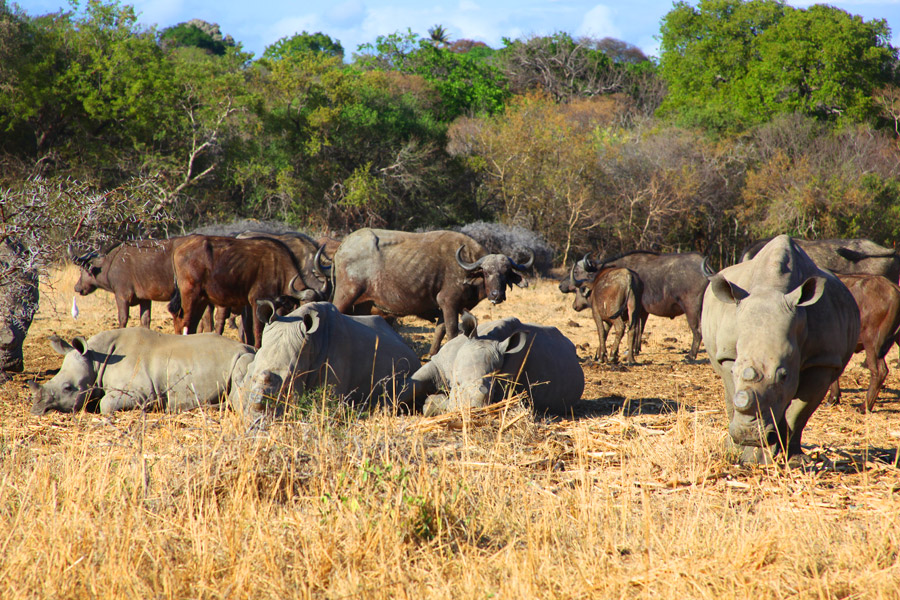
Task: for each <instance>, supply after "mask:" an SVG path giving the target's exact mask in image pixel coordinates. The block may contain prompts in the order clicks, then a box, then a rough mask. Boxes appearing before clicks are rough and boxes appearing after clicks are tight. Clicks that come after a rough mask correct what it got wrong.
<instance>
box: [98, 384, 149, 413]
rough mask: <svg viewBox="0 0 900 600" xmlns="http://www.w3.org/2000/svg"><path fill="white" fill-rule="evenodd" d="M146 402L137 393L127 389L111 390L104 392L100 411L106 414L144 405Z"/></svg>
mask: <svg viewBox="0 0 900 600" xmlns="http://www.w3.org/2000/svg"><path fill="white" fill-rule="evenodd" d="M143 406H144V402H143V401H142V399H141V398H139V397H138V396H137V395H136V394H134V393H132V392H129V391H127V390H111V391H107V392H106V393H105V394H103V398H101V399H100V412H101V413H103V414H104V415H108V414H110V413H113V412H116V411H118V410H131V409H133V408H138V407H143Z"/></svg>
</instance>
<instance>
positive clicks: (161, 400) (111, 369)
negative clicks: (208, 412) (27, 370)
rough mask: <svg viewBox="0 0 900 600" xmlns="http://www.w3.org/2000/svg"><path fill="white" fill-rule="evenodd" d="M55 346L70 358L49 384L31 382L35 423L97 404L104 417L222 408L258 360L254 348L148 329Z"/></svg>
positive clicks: (206, 336)
mask: <svg viewBox="0 0 900 600" xmlns="http://www.w3.org/2000/svg"><path fill="white" fill-rule="evenodd" d="M50 345H51V346H52V347H53V349H54V350H56V351H57V352H58V353H60V354H62V355H64V356H65V358H64V359H63V363H62V367H61V368H60V370H59V373H57V374H56V376H54V377H53V379H51V380H50V381H48V382H47V383H46V384H44V385H38V384H37V383H34V382H29V386H30V387H31V389H32V392H33V394H34V404H33V405H32V407H31V412H32V414H36V415H42V414H44V413H46V412H48V411H51V410H58V411H61V412H74V411H77V410H81V409H82V408H83V407H84V406H85V404H86V403H87V402H88V401H89V400H94V399H96V398H98V397H99V398H100V410H101V411H102V412H103V413H111V412H113V411H116V410H126V409H131V408H147V407H150V406H154V405H157V406H161V407H163V408H165V409H166V410H168V411H180V410H188V409H191V408H195V407H197V406H200V405H206V404H216V403H218V402H219V400H220V399H221V398H222V396H223V395H224V394H226V393H227V392H228V390H229V385H230V382H231V379H232V377H233V376H234V375H235V373H239V372H240V371H241V370H242V369H244V368H246V365H247V363H249V361H250V359H251V358H252V357H253V348H252V347H250V346H246V345H244V344H241V343H240V342H236V341H234V340H229V339H228V338H224V337H222V336H220V335H218V334H216V333H201V334H198V335H192V336H183V335H175V334H166V333H159V332H156V331H150V330H148V329H144V328H143V327H132V328H128V329H113V330H111V331H103V332H101V333H98V334H97V335H95V336H93V337H91V339H89V340H85V339H84V338H83V337H80V336H79V337H76V338H74V339H73V340H72V342H71V343H69V342H66V341H63V340H62V339H60V338H59V337H57V336H53V337H51V338H50Z"/></svg>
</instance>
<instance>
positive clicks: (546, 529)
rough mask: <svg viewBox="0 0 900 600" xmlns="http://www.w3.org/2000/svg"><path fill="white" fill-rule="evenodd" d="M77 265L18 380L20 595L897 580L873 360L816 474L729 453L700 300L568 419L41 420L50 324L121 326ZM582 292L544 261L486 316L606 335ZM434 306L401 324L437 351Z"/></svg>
mask: <svg viewBox="0 0 900 600" xmlns="http://www.w3.org/2000/svg"><path fill="white" fill-rule="evenodd" d="M73 278H74V275H73V274H72V272H71V271H66V272H64V273H62V274H61V279H60V281H59V282H56V283H55V284H54V287H55V288H56V290H57V292H54V291H53V290H44V295H43V301H42V312H41V314H40V318H39V320H37V321H36V323H35V325H34V326H33V329H32V332H31V335H30V336H29V339H28V341H27V344H26V368H27V370H28V372H27V373H25V374H23V375H22V376H18V377H16V378H15V380H14V381H12V382H10V383H8V384H6V385H5V386H4V387H2V388H0V404H2V407H0V410H2V414H3V415H4V417H3V425H2V427H0V598H122V597H135V598H137V597H139V598H225V597H228V598H254V599H256V598H289V597H321V598H357V597H372V598H382V597H384V598H388V597H389V598H395V597H399V598H406V597H410V598H411V597H416V598H445V597H456V598H474V597H499V598H517V597H527V598H532V597H541V598H612V597H619V598H622V597H671V598H674V597H678V598H683V597H691V598H716V599H719V598H748V597H756V598H846V597H859V598H862V597H866V598H897V597H900V571H898V551H900V533H898V532H900V528H898V522H897V521H898V515H900V498H898V494H897V491H898V489H900V477H898V473H900V471H898V469H897V468H896V467H895V466H894V463H895V462H896V457H897V453H896V447H897V444H898V435H900V434H898V433H897V432H896V428H897V427H896V425H895V423H894V419H895V415H896V412H897V410H898V407H900V403H898V390H897V388H898V377H897V375H896V372H892V374H891V375H890V376H889V378H888V388H889V389H888V390H886V391H885V392H884V393H883V394H882V399H881V401H880V403H879V405H878V407H877V408H878V410H877V412H876V413H875V414H873V415H870V416H868V417H863V416H861V415H858V414H856V413H855V412H854V411H853V410H852V407H850V406H849V404H851V403H856V404H858V403H859V402H861V401H862V400H863V398H864V393H865V385H866V383H867V381H868V373H867V372H866V371H865V370H864V369H863V368H862V367H861V361H860V359H859V358H858V357H857V358H855V359H854V362H853V365H852V367H851V368H850V369H849V370H848V375H847V376H845V380H844V383H845V386H846V388H848V389H847V391H846V392H845V402H846V404H845V405H844V406H840V407H836V408H823V409H820V410H819V411H818V412H817V413H816V414H815V415H814V416H813V419H812V422H811V424H810V426H809V427H808V428H807V433H806V436H805V439H806V442H807V444H810V446H809V447H808V452H810V453H811V454H812V455H813V456H814V457H815V458H816V463H815V469H813V470H811V471H810V472H806V473H804V472H799V471H788V472H785V471H784V470H781V469H778V468H767V469H763V468H746V467H737V466H734V465H732V464H731V462H730V461H729V457H728V456H727V455H726V454H725V452H724V450H723V440H724V437H725V435H726V434H725V424H724V417H723V415H722V412H723V411H722V408H721V406H720V400H719V397H720V394H721V392H720V384H719V382H718V381H717V380H716V379H715V377H714V376H713V374H712V370H711V369H710V368H709V366H708V365H705V364H698V365H690V364H685V363H683V362H682V358H683V356H684V351H685V350H686V348H687V346H688V339H689V337H688V331H687V328H686V326H685V324H684V322H683V319H679V320H676V321H662V320H652V319H651V322H650V323H649V326H648V330H649V334H648V342H647V343H646V344H645V353H644V355H643V356H642V360H643V361H644V363H645V364H642V365H640V366H637V367H634V368H629V369H628V370H627V371H626V370H621V371H619V370H615V369H610V368H607V367H601V366H594V365H586V367H585V372H586V376H587V379H588V386H587V389H586V392H585V400H584V401H583V402H582V403H581V404H580V405H579V406H578V410H577V411H576V412H575V415H574V418H571V419H566V420H560V421H555V422H554V421H544V420H540V419H535V418H533V417H532V416H531V415H530V414H529V413H528V412H527V411H525V410H524V409H523V408H521V407H520V406H519V405H518V404H517V403H515V402H510V403H507V404H504V405H500V406H496V407H492V408H491V409H490V410H483V411H478V412H475V413H474V414H471V415H467V416H465V418H463V417H461V416H455V417H450V416H444V417H437V418H431V419H426V418H423V417H408V416H397V415H392V414H390V413H389V412H388V411H377V410H376V411H374V412H371V413H358V412H354V411H352V410H348V409H346V408H341V407H335V406H334V405H332V404H330V403H328V402H327V399H324V398H311V399H310V404H311V405H312V406H311V407H309V406H308V407H307V408H306V409H304V410H297V411H295V412H294V414H293V416H292V418H291V419H289V420H288V421H286V422H284V423H281V424H279V425H276V426H275V427H273V428H272V430H271V431H269V432H268V433H267V434H265V435H259V434H255V433H253V432H248V431H247V430H246V428H245V425H244V423H242V422H241V420H240V419H239V418H238V417H237V416H236V415H234V414H233V413H230V412H218V411H206V412H200V411H197V412H193V413H188V414H179V415H166V414H158V413H149V414H141V413H138V412H132V413H122V414H117V415H114V416H111V417H103V416H99V415H93V414H80V415H59V414H53V415H48V416H46V417H43V418H36V417H31V416H29V415H28V408H29V404H30V398H29V397H28V393H27V388H26V387H25V384H24V381H25V379H26V378H29V377H38V378H46V377H47V376H48V375H47V373H46V371H47V370H48V369H53V368H56V367H57V366H58V365H59V362H60V359H59V357H57V356H55V355H54V354H53V352H52V351H51V350H50V349H49V346H48V344H47V343H46V340H45V338H46V335H48V334H49V333H51V332H57V333H59V334H60V335H64V336H71V335H73V334H76V333H80V334H88V335H89V334H92V333H95V332H97V331H99V330H101V329H104V328H108V327H111V326H114V324H115V311H114V306H113V304H112V301H111V298H110V297H109V295H107V294H104V293H102V292H98V293H97V294H96V295H94V296H91V297H88V298H84V299H79V300H80V301H79V306H80V308H81V311H82V312H81V317H80V318H79V321H78V322H77V323H73V322H72V319H71V317H69V316H68V310H69V307H70V304H71V293H70V292H68V290H71V285H72V283H73ZM569 303H570V300H568V299H566V300H563V299H562V298H561V297H560V294H559V292H558V291H557V290H556V289H555V285H554V283H553V282H543V283H539V284H538V285H535V286H532V287H531V288H528V289H526V290H514V291H513V292H512V293H511V297H510V300H509V301H508V302H507V303H506V304H504V305H501V306H499V307H494V308H488V307H484V308H479V309H478V310H477V311H476V314H477V315H478V316H479V317H480V318H497V317H500V316H506V315H508V314H515V315H518V316H520V317H521V318H523V319H524V320H533V321H536V322H542V323H550V324H554V325H557V326H558V327H560V328H561V329H562V330H563V332H564V333H566V334H567V335H569V336H570V337H571V338H572V339H573V340H574V341H576V343H578V344H580V345H583V344H585V343H589V344H590V347H588V348H582V349H581V351H580V352H581V354H582V356H584V357H587V356H589V355H590V354H591V353H592V350H593V348H594V347H595V345H596V343H597V342H596V339H597V338H596V333H595V331H594V330H593V326H592V324H591V322H590V320H589V317H588V316H587V315H580V314H575V313H574V312H572V311H571V309H570V308H569ZM154 308H155V310H156V312H157V313H158V314H156V316H155V317H154V326H155V327H159V328H165V329H168V328H169V327H170V325H169V323H168V322H167V321H166V320H165V319H164V318H163V316H164V315H165V311H164V309H163V307H162V306H161V305H157V306H155V307H154ZM132 318H134V317H132ZM135 323H136V321H135ZM421 325H422V324H421V323H419V322H410V323H408V324H407V326H406V327H405V328H404V329H405V331H404V332H405V334H406V335H408V336H410V338H411V339H413V340H414V342H415V343H416V344H417V346H418V347H419V348H420V349H423V348H424V347H425V346H427V341H426V338H427V337H428V336H429V334H430V332H429V331H428V328H426V327H422V326H421Z"/></svg>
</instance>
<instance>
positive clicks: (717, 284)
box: [709, 273, 750, 304]
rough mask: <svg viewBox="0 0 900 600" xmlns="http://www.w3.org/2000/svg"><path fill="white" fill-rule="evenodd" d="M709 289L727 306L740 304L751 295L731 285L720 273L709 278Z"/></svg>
mask: <svg viewBox="0 0 900 600" xmlns="http://www.w3.org/2000/svg"><path fill="white" fill-rule="evenodd" d="M709 287H710V288H711V289H712V292H713V295H714V296H715V297H716V298H718V299H719V300H720V301H722V302H725V303H726V304H738V303H740V301H741V300H743V299H744V298H746V297H747V296H749V295H750V294H748V293H747V290H744V289H742V288H740V287H738V286H737V285H735V284H733V283H731V282H730V281H728V280H727V279H725V278H724V277H722V275H720V274H718V273H717V274H716V275H713V276H712V277H710V278H709Z"/></svg>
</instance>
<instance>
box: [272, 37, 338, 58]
mask: <svg viewBox="0 0 900 600" xmlns="http://www.w3.org/2000/svg"><path fill="white" fill-rule="evenodd" d="M303 52H321V53H323V54H325V55H327V56H332V57H343V56H344V47H343V46H341V43H340V42H339V41H338V40H333V39H331V36H329V35H327V34H324V33H322V32H321V31H317V32H316V33H307V32H306V31H304V32H303V33H295V34H294V35H292V36H290V37H283V38H281V39H279V40H278V41H277V42H275V43H274V44H271V45H269V46H266V49H265V50H264V51H263V58H265V59H268V60H282V59H285V58H291V57H294V56H297V55H298V54H300V53H303Z"/></svg>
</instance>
